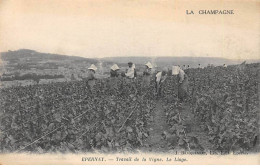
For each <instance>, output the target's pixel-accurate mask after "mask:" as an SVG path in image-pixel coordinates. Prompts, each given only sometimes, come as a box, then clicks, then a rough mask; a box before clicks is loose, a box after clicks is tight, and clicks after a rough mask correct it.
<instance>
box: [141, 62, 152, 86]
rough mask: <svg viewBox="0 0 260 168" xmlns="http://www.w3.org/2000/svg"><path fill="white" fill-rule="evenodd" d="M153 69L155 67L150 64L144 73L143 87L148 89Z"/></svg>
mask: <svg viewBox="0 0 260 168" xmlns="http://www.w3.org/2000/svg"><path fill="white" fill-rule="evenodd" d="M152 67H153V66H152V64H151V63H150V62H147V63H146V64H145V70H144V72H143V87H148V86H149V85H150V81H151V74H152Z"/></svg>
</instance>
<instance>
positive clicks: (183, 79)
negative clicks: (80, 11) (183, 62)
mask: <svg viewBox="0 0 260 168" xmlns="http://www.w3.org/2000/svg"><path fill="white" fill-rule="evenodd" d="M178 81H179V84H178V97H179V99H180V101H184V100H185V99H186V98H187V97H188V85H189V81H188V76H187V75H186V74H185V72H184V71H183V70H182V69H180V70H179V74H178Z"/></svg>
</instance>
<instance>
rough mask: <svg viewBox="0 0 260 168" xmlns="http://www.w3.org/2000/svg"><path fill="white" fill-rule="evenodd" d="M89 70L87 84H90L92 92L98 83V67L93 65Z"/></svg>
mask: <svg viewBox="0 0 260 168" xmlns="http://www.w3.org/2000/svg"><path fill="white" fill-rule="evenodd" d="M88 70H89V72H88V77H87V82H88V86H89V87H90V89H91V90H92V89H93V87H94V86H95V83H96V77H95V73H96V71H97V67H96V66H95V65H94V64H91V66H90V67H89V68H88Z"/></svg>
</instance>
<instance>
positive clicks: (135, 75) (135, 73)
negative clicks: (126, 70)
mask: <svg viewBox="0 0 260 168" xmlns="http://www.w3.org/2000/svg"><path fill="white" fill-rule="evenodd" d="M133 68H134V79H136V78H137V72H136V69H135V64H133Z"/></svg>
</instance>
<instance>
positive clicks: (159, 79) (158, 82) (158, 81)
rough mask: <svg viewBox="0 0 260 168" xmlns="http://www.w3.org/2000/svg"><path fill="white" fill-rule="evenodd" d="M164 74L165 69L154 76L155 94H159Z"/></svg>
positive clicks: (164, 77)
mask: <svg viewBox="0 0 260 168" xmlns="http://www.w3.org/2000/svg"><path fill="white" fill-rule="evenodd" d="M166 76H167V75H166V71H165V70H163V71H161V72H158V73H157V74H156V76H155V82H156V83H155V89H156V94H157V96H161V91H162V84H163V83H164V81H165V79H166Z"/></svg>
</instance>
